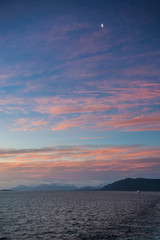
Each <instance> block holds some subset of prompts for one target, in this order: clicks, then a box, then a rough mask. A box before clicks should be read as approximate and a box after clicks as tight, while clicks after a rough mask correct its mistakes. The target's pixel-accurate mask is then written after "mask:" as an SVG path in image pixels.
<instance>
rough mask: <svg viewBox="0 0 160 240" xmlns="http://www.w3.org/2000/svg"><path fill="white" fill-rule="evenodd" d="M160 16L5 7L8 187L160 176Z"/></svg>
mask: <svg viewBox="0 0 160 240" xmlns="http://www.w3.org/2000/svg"><path fill="white" fill-rule="evenodd" d="M159 10H160V3H159V1H158V0H155V1H151V0H147V1H144V0H141V1H138V0H135V1H128V0H120V1H116V0H115V1H105V0H102V1H95V0H87V1H73V0H69V1H63V0H60V1H57V0H56V1H49V0H46V1H42V0H40V1H38V2H37V1H30V0H29V1H19V0H16V1H13V2H12V1H6V2H5V1H3V3H0V22H1V23H0V52H1V55H0V130H1V137H0V189H1V188H8V187H11V186H16V185H19V184H30V185H31V184H41V183H57V182H61V183H73V184H75V185H77V186H78V185H82V186H83V185H87V184H91V185H98V184H101V183H102V184H103V183H110V182H113V181H115V180H119V179H122V178H125V177H146V178H159V176H160V145H159V143H160V135H159V133H160V132H159V131H160V67H159V63H160V45H159V42H160V30H159V22H160V15H159ZM102 22H103V24H102ZM102 25H103V26H102Z"/></svg>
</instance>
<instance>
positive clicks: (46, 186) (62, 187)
mask: <svg viewBox="0 0 160 240" xmlns="http://www.w3.org/2000/svg"><path fill="white" fill-rule="evenodd" d="M11 190H16V191H42V190H43V191H65V190H77V187H76V186H74V185H72V184H65V185H59V184H53V183H52V184H40V185H38V186H26V185H19V186H17V187H14V188H11Z"/></svg>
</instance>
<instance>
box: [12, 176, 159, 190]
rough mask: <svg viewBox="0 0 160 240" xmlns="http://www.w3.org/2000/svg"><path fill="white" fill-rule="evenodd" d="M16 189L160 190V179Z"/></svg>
mask: <svg viewBox="0 0 160 240" xmlns="http://www.w3.org/2000/svg"><path fill="white" fill-rule="evenodd" d="M10 190H16V191H42V190H43V191H73V190H78V191H96V190H98V191H160V179H147V178H135V179H133V178H126V179H123V180H119V181H116V182H114V183H112V184H108V185H105V186H103V187H102V185H98V186H86V187H81V188H78V187H76V186H75V185H73V184H64V185H63V184H61V185H59V184H53V183H52V184H40V185H38V186H26V185H19V186H17V187H14V188H11V189H10Z"/></svg>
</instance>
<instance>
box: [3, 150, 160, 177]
mask: <svg viewBox="0 0 160 240" xmlns="http://www.w3.org/2000/svg"><path fill="white" fill-rule="evenodd" d="M159 154H160V150H159V147H148V146H147V147H145V146H116V147H112V146H110V147H109V146H108V147H107V146H72V147H46V148H42V149H20V150H16V149H0V158H1V168H0V172H1V176H0V179H1V180H4V178H6V177H7V178H8V179H9V178H10V177H12V178H13V179H17V181H20V180H21V179H26V180H27V179H29V178H32V179H34V180H37V179H39V181H41V179H43V178H46V177H48V178H53V177H54V178H55V179H56V178H57V179H64V178H67V179H72V180H82V179H92V178H93V179H94V178H95V176H97V177H96V179H99V180H105V178H106V177H107V176H108V174H109V175H110V173H112V174H116V173H118V174H120V175H121V177H123V176H125V175H127V174H129V173H131V172H132V175H133V176H134V175H136V174H137V172H139V173H140V174H141V173H142V174H148V172H150V173H151V172H152V173H154V174H155V175H157V176H158V171H159V169H160V159H159ZM101 174H102V175H101ZM13 176H14V177H13Z"/></svg>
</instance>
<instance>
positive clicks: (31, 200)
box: [0, 191, 160, 240]
mask: <svg viewBox="0 0 160 240" xmlns="http://www.w3.org/2000/svg"><path fill="white" fill-rule="evenodd" d="M0 239H6V240H7V239H8V240H16V239H17V240H23V239H30V240H35V239H37V240H41V239H44V240H52V239H57V240H72V239H73V240H74V239H75V240H84V239H90V240H91V239H92V240H96V239H110V240H114V239H115V240H160V193H158V192H157V193H152V192H142V193H141V194H138V193H135V192H96V191H93V192H92V191H84V192H78V191H63V192H54V191H52V192H51V191H48V192H46V191H39V192H16V191H15V192H14V191H13V192H2V191H1V192H0Z"/></svg>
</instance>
